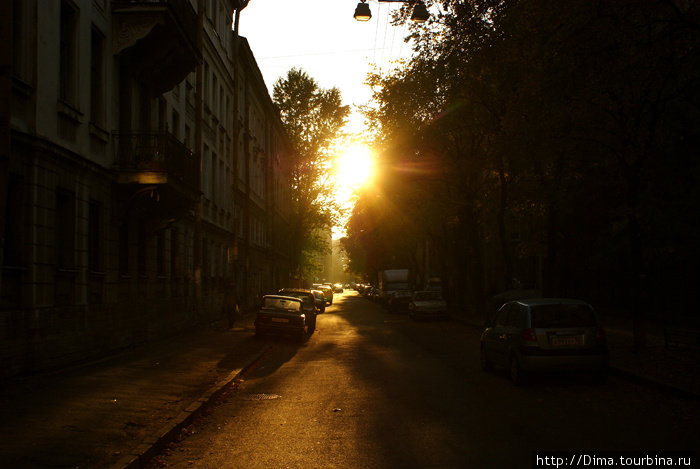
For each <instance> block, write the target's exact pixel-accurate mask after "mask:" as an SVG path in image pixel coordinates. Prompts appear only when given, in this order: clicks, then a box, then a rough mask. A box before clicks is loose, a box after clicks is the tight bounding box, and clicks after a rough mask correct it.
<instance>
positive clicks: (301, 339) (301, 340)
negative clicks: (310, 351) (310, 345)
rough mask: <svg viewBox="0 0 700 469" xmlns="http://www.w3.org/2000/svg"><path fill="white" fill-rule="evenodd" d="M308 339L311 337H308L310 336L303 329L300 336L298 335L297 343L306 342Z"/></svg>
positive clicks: (299, 333)
mask: <svg viewBox="0 0 700 469" xmlns="http://www.w3.org/2000/svg"><path fill="white" fill-rule="evenodd" d="M308 337H309V336H308V334H307V333H306V331H305V330H304V329H302V330H301V331H299V332H298V334H297V341H299V342H304V341H305V340H306V339H307V338H308Z"/></svg>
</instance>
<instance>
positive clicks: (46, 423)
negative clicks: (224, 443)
mask: <svg viewBox="0 0 700 469" xmlns="http://www.w3.org/2000/svg"><path fill="white" fill-rule="evenodd" d="M253 318H254V315H249V316H247V317H244V318H242V319H241V320H239V322H238V323H237V324H236V327H234V328H233V329H231V330H226V329H224V327H223V326H207V327H200V328H198V329H196V330H193V331H188V332H187V333H186V334H181V335H178V336H176V337H172V338H169V339H165V340H162V341H159V342H157V343H153V344H148V345H145V346H143V347H139V348H138V349H135V350H131V351H126V352H123V353H121V354H119V355H116V356H113V357H110V358H108V359H105V360H102V361H99V362H95V363H92V364H88V365H83V366H80V367H76V368H73V369H67V370H61V371H59V372H56V373H53V374H43V375H39V376H32V377H29V378H17V379H11V380H8V381H7V382H4V383H3V389H2V392H0V418H1V420H0V454H2V464H1V465H2V466H3V467H22V468H45V467H59V468H61V467H65V468H78V467H79V468H80V469H84V468H90V467H100V468H103V467H113V468H125V467H130V468H131V467H133V468H138V467H144V464H145V463H146V462H147V461H148V460H149V459H150V457H151V456H154V455H155V447H157V446H158V442H159V441H165V442H166V443H167V442H168V441H171V440H172V438H171V437H172V436H173V435H174V436H176V435H177V434H178V433H179V431H180V429H181V428H182V427H183V426H186V425H189V422H191V420H192V418H193V416H194V415H195V414H197V413H198V412H200V411H201V410H202V409H203V408H204V406H205V405H206V403H207V402H208V401H209V400H211V399H213V398H214V397H215V396H216V395H217V394H218V392H220V391H222V390H223V389H224V388H225V387H226V386H227V385H228V384H230V383H232V382H233V381H234V380H235V378H236V376H237V375H239V374H240V373H241V372H242V371H243V370H244V369H245V368H246V367H247V366H249V365H251V364H252V363H254V362H255V361H256V360H258V359H259V357H261V356H262V354H264V353H265V351H266V350H267V348H268V346H267V345H266V344H265V342H261V341H257V340H255V339H254V337H253V331H254V329H253V326H252V321H253ZM164 437H165V438H164ZM168 438H170V439H168Z"/></svg>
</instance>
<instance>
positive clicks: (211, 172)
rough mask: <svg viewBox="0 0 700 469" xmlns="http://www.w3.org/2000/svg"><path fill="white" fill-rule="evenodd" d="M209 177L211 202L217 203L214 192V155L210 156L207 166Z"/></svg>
mask: <svg viewBox="0 0 700 469" xmlns="http://www.w3.org/2000/svg"><path fill="white" fill-rule="evenodd" d="M209 177H210V182H209V184H210V189H211V200H212V201H213V202H217V201H218V197H217V195H216V194H217V192H216V189H217V187H216V153H212V154H211V165H210V166H209Z"/></svg>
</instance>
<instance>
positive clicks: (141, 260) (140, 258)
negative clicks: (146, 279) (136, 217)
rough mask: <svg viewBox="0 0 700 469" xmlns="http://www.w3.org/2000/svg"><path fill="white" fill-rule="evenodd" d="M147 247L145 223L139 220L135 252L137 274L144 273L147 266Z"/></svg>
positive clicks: (143, 274) (142, 274)
mask: <svg viewBox="0 0 700 469" xmlns="http://www.w3.org/2000/svg"><path fill="white" fill-rule="evenodd" d="M147 249H148V239H147V236H146V223H144V222H141V223H139V244H138V251H137V253H136V255H137V263H138V269H139V275H141V276H145V275H146V266H147V263H146V257H147V256H146V251H147Z"/></svg>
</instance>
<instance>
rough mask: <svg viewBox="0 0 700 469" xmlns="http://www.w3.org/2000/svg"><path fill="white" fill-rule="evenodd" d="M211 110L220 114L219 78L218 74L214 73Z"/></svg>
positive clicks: (215, 113)
mask: <svg viewBox="0 0 700 469" xmlns="http://www.w3.org/2000/svg"><path fill="white" fill-rule="evenodd" d="M211 82H212V86H211V110H212V112H213V113H214V115H215V116H218V115H219V96H218V93H219V80H217V78H216V75H214V74H213V73H212V75H211Z"/></svg>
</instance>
